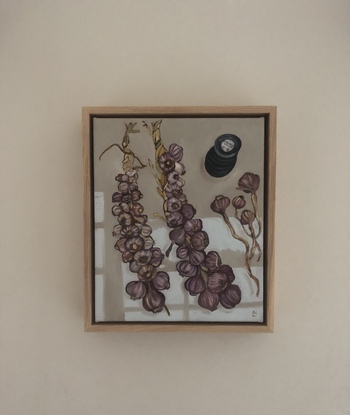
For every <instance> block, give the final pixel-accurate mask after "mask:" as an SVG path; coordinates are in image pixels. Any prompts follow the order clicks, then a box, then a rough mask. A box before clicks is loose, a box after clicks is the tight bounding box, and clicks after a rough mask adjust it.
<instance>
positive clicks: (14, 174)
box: [0, 0, 350, 415]
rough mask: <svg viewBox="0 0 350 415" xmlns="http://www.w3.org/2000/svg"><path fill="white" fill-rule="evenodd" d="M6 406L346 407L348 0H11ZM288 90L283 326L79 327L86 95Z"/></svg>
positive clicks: (6, 22) (185, 100) (107, 99)
mask: <svg viewBox="0 0 350 415" xmlns="http://www.w3.org/2000/svg"><path fill="white" fill-rule="evenodd" d="M0 16H1V25H0V48H1V49H0V52H1V60H0V62H1V63H0V65H1V78H0V79H1V81H0V82H1V111H0V134H1V149H0V157H1V162H0V165H1V185H0V188H1V218H0V220H1V222H0V225H1V234H0V238H1V253H0V255H1V262H0V263H1V280H2V283H1V291H0V295H1V317H0V318H1V331H0V338H1V352H0V359H1V370H0V373H1V375H0V376H1V385H0V393H1V398H0V413H1V415H56V414H57V415H58V414H59V415H61V414H67V415H90V414H91V415H92V414H93V415H95V414H100V415H107V414H121V415H124V414H127V415H129V414H130V415H133V414H154V415H160V414H174V415H178V414H184V415H187V414H188V415H192V414H199V413H200V414H202V415H211V414H214V413H215V414H220V413H226V414H239V415H255V414H259V415H280V414H283V415H299V414H306V415H329V414H332V415H334V414H335V415H345V414H350V396H349V387H350V357H349V351H350V347H349V346H350V328H349V327H350V305H349V304H350V301H349V292H350V279H349V266H348V258H349V249H350V225H349V205H350V190H349V189H350V188H349V179H350V173H349V163H348V159H349V154H350V139H349V130H350V117H349V104H350V83H349V73H350V55H349V40H350V39H349V35H350V3H349V1H348V0H343V1H342V0H327V1H325V0H306V1H305V0H295V1H277V0H264V1H260V0H250V1H244V0H215V1H214V0H212V1H209V0H205V1H200V0H187V1H181V0H178V1H174V0H173V1H171V0H136V1H135V0H134V1H121V0H101V1H92V0H86V1H79V0H51V1H44V0H41V1H39V0H32V1H25V0H3V1H2V2H1V3H0ZM86 105H105V106H108V105H277V106H278V166H277V206H276V207H277V215H276V310H275V319H276V324H275V333H274V334H266V335H262V334H260V335H258V334H228V333H227V334H215V335H214V334H190V333H187V334H186V333H183V334H181V333H173V334H172V333H164V334H159V333H158V334H152V333H148V334H147V333H142V334H137V333H136V334H127V333H119V334H118V333H114V334H103V333H84V332H83V219H82V210H83V203H82V197H83V190H82V185H83V181H82V173H81V172H82V161H81V121H80V114H81V107H82V106H86Z"/></svg>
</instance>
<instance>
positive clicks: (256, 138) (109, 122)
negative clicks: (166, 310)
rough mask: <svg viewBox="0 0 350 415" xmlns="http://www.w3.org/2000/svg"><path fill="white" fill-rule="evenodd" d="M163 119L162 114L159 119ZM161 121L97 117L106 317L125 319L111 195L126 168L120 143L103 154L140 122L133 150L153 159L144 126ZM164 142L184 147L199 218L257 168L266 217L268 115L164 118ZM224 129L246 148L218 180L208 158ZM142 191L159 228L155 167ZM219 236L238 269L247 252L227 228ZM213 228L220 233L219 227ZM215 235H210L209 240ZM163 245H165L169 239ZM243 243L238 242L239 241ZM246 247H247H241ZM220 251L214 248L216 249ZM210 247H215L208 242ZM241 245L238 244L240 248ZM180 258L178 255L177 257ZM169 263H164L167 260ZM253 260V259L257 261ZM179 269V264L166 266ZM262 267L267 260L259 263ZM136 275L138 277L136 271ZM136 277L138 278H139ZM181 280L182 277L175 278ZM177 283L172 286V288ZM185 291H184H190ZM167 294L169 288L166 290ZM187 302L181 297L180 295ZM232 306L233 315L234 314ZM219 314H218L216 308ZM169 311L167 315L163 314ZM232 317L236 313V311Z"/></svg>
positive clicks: (188, 190) (142, 181) (225, 256)
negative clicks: (127, 128)
mask: <svg viewBox="0 0 350 415" xmlns="http://www.w3.org/2000/svg"><path fill="white" fill-rule="evenodd" d="M157 119H160V118H157ZM157 119H150V118H148V119H143V118H139V119H138V118H97V117H95V118H94V185H95V189H94V190H95V192H103V193H104V195H105V204H104V206H105V215H104V217H105V220H104V223H103V227H104V229H105V251H104V255H105V261H104V270H103V271H104V278H105V290H104V309H105V318H106V320H113V321H119V320H124V300H125V296H126V294H125V292H124V291H125V281H123V279H122V278H121V275H122V270H121V265H122V263H121V259H120V253H119V252H118V251H116V250H115V249H114V244H115V243H116V241H117V239H116V238H114V237H113V236H112V233H111V232H112V228H113V226H114V225H115V224H116V218H115V217H114V216H113V215H112V214H111V208H112V206H113V204H112V201H111V197H112V194H113V193H114V192H115V191H117V186H116V184H117V183H116V181H115V176H116V175H117V174H118V173H121V172H122V160H123V154H122V153H121V151H120V150H119V149H118V148H117V147H113V148H111V149H110V150H109V151H108V152H106V153H105V154H104V155H103V157H102V159H101V160H99V156H100V154H101V153H102V152H103V151H104V150H105V149H106V148H107V147H109V146H110V145H111V144H113V143H118V144H121V141H122V138H123V135H124V132H125V123H128V122H137V127H136V128H138V129H139V130H140V133H137V134H131V135H130V140H131V143H130V148H131V149H132V151H134V152H135V154H137V155H138V156H139V157H140V159H141V160H142V161H143V163H144V164H148V162H147V161H148V159H149V160H151V161H152V162H153V163H154V147H153V143H152V138H151V137H150V135H149V133H148V131H147V129H146V128H145V127H144V126H143V125H142V124H143V123H142V121H143V120H145V121H146V122H147V123H148V124H149V125H150V124H151V122H152V121H155V120H157ZM162 119H163V122H162V125H161V134H162V140H163V143H164V145H165V147H166V148H168V147H169V145H170V144H171V143H177V144H179V145H181V146H182V147H183V148H184V156H183V160H182V163H183V164H184V165H185V168H186V174H185V175H184V179H185V187H184V193H185V194H186V195H187V198H188V201H189V203H191V204H193V206H194V207H195V209H196V210H197V214H196V217H198V218H211V217H214V218H218V217H219V216H218V214H216V213H214V212H213V211H212V210H211V209H210V204H211V202H212V201H213V200H214V199H215V196H217V195H220V194H223V195H226V196H228V197H229V198H230V199H232V198H233V197H234V196H236V195H238V194H243V193H242V192H240V191H238V190H236V187H237V183H238V180H239V178H240V177H241V176H242V175H243V174H244V173H245V172H252V173H255V174H258V175H259V176H260V177H261V184H260V188H259V190H258V200H259V210H260V212H259V213H260V215H261V216H262V215H263V191H264V189H263V172H264V118H262V117H261V118H215V119H214V118H162ZM224 133H231V134H235V135H237V136H238V137H239V138H240V139H241V141H242V147H241V149H240V151H239V153H238V158H237V163H236V165H235V167H234V169H233V170H232V172H231V173H230V174H229V175H227V176H226V177H223V178H213V177H211V176H209V175H208V174H207V172H206V171H205V168H204V159H205V155H206V153H207V151H208V150H209V149H210V148H211V147H212V146H213V144H214V141H215V139H216V138H217V137H218V136H219V135H221V134H224ZM138 184H139V189H140V190H141V192H142V193H143V195H144V197H143V199H142V200H141V203H142V205H143V206H144V207H145V214H147V215H148V217H149V219H150V221H151V222H152V228H153V229H154V230H156V229H159V228H161V227H163V226H164V223H163V222H162V221H161V220H160V219H154V217H153V214H154V213H155V212H159V213H160V214H163V210H162V205H163V201H162V198H161V197H160V196H159V195H158V193H157V190H156V182H155V180H154V177H153V174H152V170H151V169H150V168H149V167H147V168H144V169H142V170H140V171H139V180H138ZM245 197H246V200H247V206H246V208H248V209H251V204H250V197H249V195H246V194H245ZM228 214H229V215H232V214H233V209H231V208H229V209H228ZM98 227H101V224H98ZM220 229H221V235H220V237H222V238H224V239H225V240H226V241H227V246H228V249H225V250H222V251H221V253H220V254H221V256H222V260H223V261H224V263H228V264H229V265H231V266H232V267H233V268H235V267H243V266H244V255H243V253H242V252H241V251H239V250H231V249H230V244H232V237H231V235H230V234H229V232H228V230H227V229H226V228H225V227H223V228H220ZM214 231H216V232H218V231H217V230H216V229H214ZM211 235H212V234H210V233H209V238H210V237H211ZM161 242H164V243H163V245H164V247H166V244H168V242H167V241H161ZM238 245H239V244H238ZM242 246H243V245H242ZM213 248H214V249H215V247H213ZM209 249H210V246H209ZM238 249H239V247H238ZM174 260H175V258H174ZM164 263H165V262H164ZM253 264H254V261H253ZM167 265H168V267H167V270H169V265H170V267H171V269H174V267H175V262H173V263H172V264H167ZM259 265H260V266H262V260H261V261H260V262H259ZM135 277H136V275H135ZM135 279H136V278H135ZM176 283H177V284H182V281H181V280H180V281H178V282H176ZM171 289H172V287H171V288H170V290H171ZM185 294H186V293H184V295H185ZM165 295H167V292H165ZM179 302H180V303H183V300H182V299H179ZM135 307H139V308H140V307H141V303H140V302H137V301H136V302H135ZM234 312H235V311H234V310H231V312H230V313H231V314H232V313H234ZM214 313H217V314H219V313H218V312H217V311H215V312H214ZM164 315H165V314H164ZM232 315H233V314H232ZM144 316H145V318H148V319H150V320H154V319H155V318H159V316H154V315H153V314H152V313H147V312H144Z"/></svg>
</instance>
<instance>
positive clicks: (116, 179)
mask: <svg viewBox="0 0 350 415" xmlns="http://www.w3.org/2000/svg"><path fill="white" fill-rule="evenodd" d="M114 110H115V111H111V110H110V111H107V113H106V111H105V109H104V110H103V109H100V110H98V111H96V109H94V110H88V115H89V118H88V120H89V122H88V128H85V130H84V131H85V141H86V143H87V144H86V146H87V147H88V150H87V151H85V154H86V155H87V157H88V160H89V163H88V164H89V167H88V172H87V174H88V183H89V189H90V193H89V198H88V200H87V204H88V207H89V209H88V210H89V212H88V215H87V216H88V223H89V225H88V233H89V235H90V241H91V243H90V244H89V246H88V253H87V256H90V257H91V259H89V258H87V261H88V262H90V265H89V266H88V267H87V268H88V274H89V275H87V278H88V282H87V285H89V290H88V298H87V303H88V305H87V307H88V308H89V310H88V315H89V317H88V318H89V319H90V320H91V321H90V322H91V323H92V325H94V326H98V325H102V326H104V327H108V326H113V327H116V326H121V325H124V326H125V325H127V326H130V325H133V324H141V325H142V324H144V325H150V324H151V325H152V323H153V324H158V325H159V327H161V325H164V324H167V325H170V326H171V325H172V324H173V325H176V326H178V325H179V324H180V323H181V324H183V325H186V324H187V325H188V324H191V323H192V324H197V325H200V324H206V325H210V324H212V325H215V324H221V325H236V326H237V325H253V326H254V325H256V326H259V325H260V326H261V327H264V326H266V325H267V319H268V302H269V301H272V300H271V298H270V297H269V296H270V295H271V291H269V290H270V288H269V287H270V285H269V284H270V283H271V282H272V256H271V249H272V243H273V238H271V235H272V233H271V229H272V227H273V217H272V210H271V204H272V199H273V188H272V187H273V180H272V179H274V178H273V177H272V176H273V171H272V170H273V169H272V168H271V165H272V164H271V157H272V156H271V149H272V148H273V145H272V133H271V131H272V130H271V119H270V118H269V117H270V115H271V112H268V113H266V112H263V113H259V112H257V111H255V112H254V111H250V112H249V111H248V112H247V113H244V111H243V113H241V114H237V113H235V112H234V111H232V108H231V110H230V111H228V109H227V108H226V111H225V110H223V108H221V109H220V110H221V111H219V109H216V110H215V111H213V112H210V113H208V109H206V110H204V109H203V108H202V109H197V110H195V109H192V111H184V110H183V109H182V110H180V109H178V110H176V109H175V110H172V111H170V110H169V109H168V110H167V111H166V110H164V109H163V111H162V110H161V109H159V108H158V109H153V110H152V109H148V110H147V111H146V110H145V109H143V110H135V109H134V110H133V111H128V110H127V109H123V110H119V111H118V109H114ZM85 148H86V147H85ZM269 229H270V232H269V231H268V230H269ZM270 262H271V263H270Z"/></svg>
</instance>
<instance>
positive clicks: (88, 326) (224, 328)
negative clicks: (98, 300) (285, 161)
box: [83, 106, 276, 333]
mask: <svg viewBox="0 0 350 415" xmlns="http://www.w3.org/2000/svg"><path fill="white" fill-rule="evenodd" d="M95 116H98V117H103V116H105V117H113V116H115V117H133V116H135V117H136V116H137V117H140V116H143V117H162V116H163V117H166V116H173V117H174V116H175V117H181V116H187V117H188V116H193V117H207V116H208V117H215V116H218V117H219V116H221V117H222V116H225V117H226V116H227V117H235V118H239V117H242V118H249V117H264V118H265V146H264V148H265V152H264V153H265V154H264V159H265V162H264V164H265V167H264V168H265V172H264V180H265V181H264V183H265V189H266V190H265V192H266V196H265V201H264V204H265V213H264V216H265V219H266V223H268V227H267V229H265V231H264V234H265V236H264V238H265V242H266V244H267V246H268V249H267V254H266V256H265V260H264V269H265V272H266V275H267V277H266V278H265V280H266V281H265V284H266V285H265V287H264V295H265V298H264V304H265V319H264V322H263V323H217V322H216V323H192V322H191V323H183V322H179V323H129V322H128V323H126V322H123V323H114V322H113V323H96V322H95V321H94V312H93V310H94V306H93V301H94V298H93V295H94V289H93V284H94V280H93V278H94V272H93V271H94V270H93V269H92V267H93V255H94V252H93V240H92V239H93V237H92V232H93V224H94V222H93V218H92V215H93V205H92V204H93V198H92V196H93V194H92V168H93V161H92V156H91V152H92V151H91V143H92V131H93V129H92V123H93V118H94V117H95ZM275 166H276V107H274V106H243V107H84V108H83V175H84V176H83V177H84V226H85V228H84V256H85V276H84V286H85V331H93V332H124V331H128V332H130V331H132V332H145V331H146V332H148V331H152V332H173V331H191V332H244V333H264V332H265V333H266V332H273V327H274V326H273V324H274V306H273V304H274V217H275ZM264 246H265V245H264ZM265 262H266V263H265Z"/></svg>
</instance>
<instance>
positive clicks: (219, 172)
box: [205, 134, 242, 177]
mask: <svg viewBox="0 0 350 415" xmlns="http://www.w3.org/2000/svg"><path fill="white" fill-rule="evenodd" d="M241 146H242V142H241V140H240V138H239V137H237V136H236V135H233V134H222V135H220V136H219V137H218V138H217V139H216V140H215V143H214V146H213V147H211V149H210V150H209V151H208V153H207V155H206V156H205V169H206V171H207V172H208V174H209V175H210V176H212V177H224V176H227V175H228V174H229V173H230V172H231V170H232V169H233V168H234V167H235V164H236V161H237V154H238V152H239V150H240V148H241Z"/></svg>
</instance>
